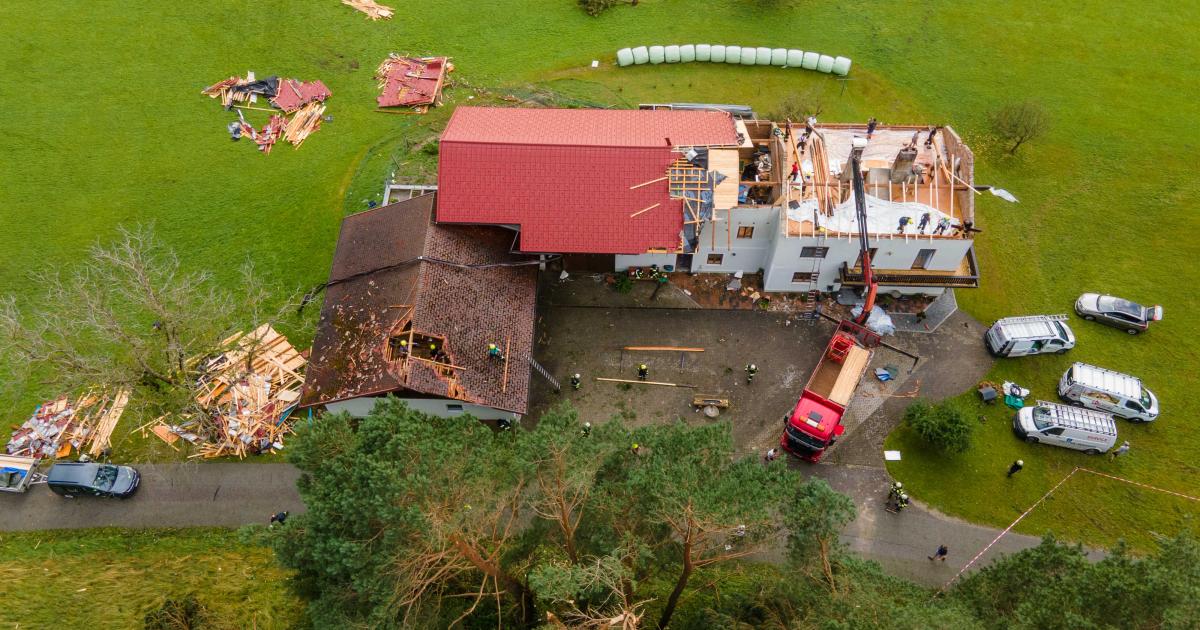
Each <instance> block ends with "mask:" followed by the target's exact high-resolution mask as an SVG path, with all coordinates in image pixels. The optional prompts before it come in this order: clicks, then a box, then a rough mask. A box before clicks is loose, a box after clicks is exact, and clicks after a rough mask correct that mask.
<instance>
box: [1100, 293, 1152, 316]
mask: <svg viewBox="0 0 1200 630" xmlns="http://www.w3.org/2000/svg"><path fill="white" fill-rule="evenodd" d="M1096 304H1097V305H1098V306H1099V307H1100V310H1102V311H1112V312H1117V313H1124V314H1125V315H1129V316H1130V317H1137V318H1141V316H1142V311H1143V310H1144V309H1143V308H1142V306H1141V305H1140V304H1134V303H1133V302H1130V301H1129V300H1122V299H1121V298H1115V297H1112V296H1111V295H1106V296H1104V297H1102V298H1100V300H1099V301H1098V302H1097V303H1096Z"/></svg>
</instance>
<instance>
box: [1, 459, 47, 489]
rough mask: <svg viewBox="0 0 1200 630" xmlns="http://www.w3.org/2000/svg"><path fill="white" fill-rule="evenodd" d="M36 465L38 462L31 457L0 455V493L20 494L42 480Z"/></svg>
mask: <svg viewBox="0 0 1200 630" xmlns="http://www.w3.org/2000/svg"><path fill="white" fill-rule="evenodd" d="M37 465H38V460H36V459H34V458H32V457H16V456H14V455H0V492H10V493H15V494H20V493H22V492H25V491H26V490H28V489H29V486H30V484H33V483H35V482H37V481H40V480H41V478H42V476H41V475H40V474H38V472H37Z"/></svg>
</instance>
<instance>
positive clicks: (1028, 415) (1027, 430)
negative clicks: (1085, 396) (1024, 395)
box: [1012, 400, 1117, 455]
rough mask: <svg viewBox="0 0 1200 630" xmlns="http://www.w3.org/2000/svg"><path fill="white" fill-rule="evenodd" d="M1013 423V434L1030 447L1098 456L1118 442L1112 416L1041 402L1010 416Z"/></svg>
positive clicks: (1115, 424) (1115, 425)
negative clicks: (1053, 448)
mask: <svg viewBox="0 0 1200 630" xmlns="http://www.w3.org/2000/svg"><path fill="white" fill-rule="evenodd" d="M1012 422H1013V433H1015V434H1017V437H1018V438H1020V439H1022V440H1025V441H1026V442H1029V443H1030V444H1037V443H1038V442H1042V443H1045V444H1052V445H1054V446H1061V447H1063V448H1071V449H1075V450H1077V451H1083V452H1085V453H1087V454H1088V455H1099V454H1100V453H1103V452H1105V451H1107V450H1108V449H1110V448H1112V446H1113V444H1115V443H1116V442H1117V423H1116V422H1115V421H1114V420H1113V417H1112V416H1110V415H1108V414H1105V413H1101V412H1099V411H1093V410H1091V409H1081V408H1079V407H1069V406H1067V405H1059V404H1056V403H1052V402H1046V401H1044V400H1039V401H1037V404H1036V405H1034V406H1031V407H1024V408H1022V409H1021V410H1020V411H1018V412H1017V413H1015V414H1013V420H1012Z"/></svg>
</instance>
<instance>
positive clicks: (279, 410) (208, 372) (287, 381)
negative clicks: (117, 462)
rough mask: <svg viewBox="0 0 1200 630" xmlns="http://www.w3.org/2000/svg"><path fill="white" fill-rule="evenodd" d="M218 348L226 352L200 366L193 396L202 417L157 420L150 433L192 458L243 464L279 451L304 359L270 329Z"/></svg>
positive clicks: (301, 378) (288, 428)
mask: <svg viewBox="0 0 1200 630" xmlns="http://www.w3.org/2000/svg"><path fill="white" fill-rule="evenodd" d="M222 347H223V348H225V351H224V352H222V353H220V354H218V355H216V356H214V357H210V358H207V359H205V360H204V364H203V367H202V373H203V376H202V377H201V378H200V380H199V383H198V393H197V395H196V403H197V406H198V408H199V410H200V411H199V412H197V413H195V414H192V415H190V416H185V417H184V418H182V420H181V421H180V423H179V424H176V425H169V424H167V423H166V422H164V419H163V418H159V419H157V420H155V421H154V422H153V423H152V424H154V426H153V427H149V430H150V431H151V432H153V433H154V434H155V435H157V436H158V437H159V438H161V439H162V440H163V441H165V442H166V443H167V444H170V445H171V446H172V448H175V446H174V443H175V442H177V441H178V440H179V439H183V440H185V441H187V442H189V443H191V444H193V445H194V446H196V447H197V452H196V453H195V454H194V455H192V456H191V457H203V458H205V459H209V458H213V457H224V456H228V455H236V456H238V458H244V457H246V455H250V454H259V453H267V452H274V451H276V450H279V449H282V448H283V436H284V435H286V434H288V433H290V432H291V425H290V424H289V423H288V422H287V420H288V417H289V416H290V415H291V413H292V411H293V410H295V408H296V405H297V403H298V402H299V400H300V389H301V387H302V386H303V385H304V375H303V370H304V366H305V364H306V363H307V359H305V358H304V356H303V355H301V354H300V353H299V352H298V351H297V350H296V349H295V348H294V347H292V344H290V343H288V340H287V338H286V337H284V336H283V335H280V334H279V333H278V332H276V331H275V330H274V329H273V328H271V326H270V325H268V324H264V325H262V326H260V327H258V329H256V330H254V331H253V332H251V333H249V334H242V333H238V334H236V335H234V336H232V337H230V338H228V339H226V340H225V341H224V342H223V343H222ZM146 428H147V427H143V430H145V429H146Z"/></svg>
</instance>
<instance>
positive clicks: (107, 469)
mask: <svg viewBox="0 0 1200 630" xmlns="http://www.w3.org/2000/svg"><path fill="white" fill-rule="evenodd" d="M116 481H117V467H116V466H101V467H100V470H97V471H96V481H95V484H96V488H97V489H98V490H112V487H113V484H114V483H116Z"/></svg>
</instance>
